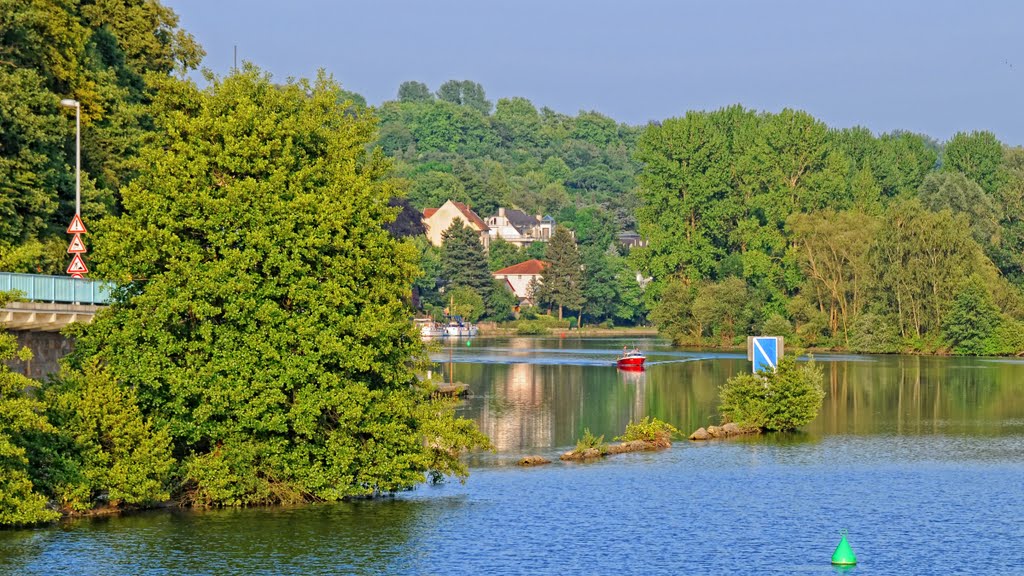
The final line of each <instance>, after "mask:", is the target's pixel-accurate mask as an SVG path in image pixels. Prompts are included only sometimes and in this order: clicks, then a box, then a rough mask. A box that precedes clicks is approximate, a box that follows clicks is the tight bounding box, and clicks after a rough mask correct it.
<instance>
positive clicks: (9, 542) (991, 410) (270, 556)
mask: <svg viewBox="0 0 1024 576" xmlns="http://www.w3.org/2000/svg"><path fill="white" fill-rule="evenodd" d="M453 344H454V345H450V346H449V347H448V348H442V349H438V350H435V351H434V352H433V353H432V356H433V357H434V359H435V360H437V361H438V362H440V364H439V366H438V370H439V371H442V372H443V373H444V375H445V378H446V379H447V378H453V379H454V380H455V381H459V382H465V383H466V384H468V385H469V387H470V390H471V391H472V395H471V396H470V397H469V398H468V399H467V400H466V401H465V402H464V404H463V406H462V408H461V409H460V411H461V413H462V415H464V416H466V417H469V418H472V419H473V420H474V421H476V422H477V423H478V424H479V426H480V427H481V429H482V430H483V431H484V432H485V433H487V434H488V435H489V436H490V437H491V438H492V440H493V442H494V444H495V446H496V448H497V450H496V451H495V452H494V453H484V454H474V455H472V456H470V459H469V462H470V464H471V476H470V478H469V480H468V482H467V483H465V484H460V483H458V482H456V481H452V482H448V483H445V484H441V485H437V486H428V485H424V486H422V487H420V488H418V489H416V490H413V491H411V492H407V493H403V494H399V495H397V496H395V497H393V498H385V499H380V500H374V501H359V502H345V503H339V504H329V505H327V504H325V505H314V506H306V507H301V508H292V509H248V510H217V511H207V512H192V511H180V510H174V511H152V512H146V513H141V514H134V515H129V516H123V517H116V518H105V519H97V520H79V521H74V522H68V523H64V524H61V525H59V526H57V527H50V528H43V529H36V530H16V531H5V532H0V573H11V574H33V575H34V574H55V573H69V574H560V575H564V574H697V575H703V574H834V573H846V574H1024V553H1022V550H1024V503H1022V499H1024V361H1020V360H1015V359H973V358H971V359H964V358H931V357H913V356H863V355H828V354H820V355H818V356H817V361H818V362H820V363H821V364H822V365H823V367H824V370H825V383H824V384H825V390H826V394H827V395H826V398H825V405H824V408H823V410H822V413H821V415H820V416H819V417H818V418H817V419H816V420H815V421H814V422H812V423H811V424H810V425H808V426H807V427H806V429H805V430H804V431H802V432H800V433H795V434H782V435H766V436H761V437H751V438H743V439H739V440H728V441H717V442H707V443H699V444H697V443H690V442H687V441H685V440H684V441H679V442H677V443H676V444H675V445H674V446H673V447H672V448H671V449H669V450H665V451H662V452H655V453H641V454H624V455H618V456H614V457H611V458H607V459H605V460H603V461H600V462H596V463H588V464H567V463H562V462H559V461H557V455H558V454H559V453H560V452H562V451H564V450H567V449H569V448H570V447H571V446H572V445H574V444H575V441H576V438H578V437H579V435H580V434H581V432H582V430H583V429H584V428H589V429H590V430H591V431H592V432H593V433H594V434H598V435H601V434H603V435H605V437H606V439H608V440H610V439H611V438H612V437H613V436H615V435H617V434H621V433H622V431H623V429H624V428H625V426H626V424H627V423H628V422H629V421H630V420H638V419H640V418H642V417H644V416H648V415H650V416H656V417H658V418H661V419H662V420H665V421H667V422H670V423H672V424H674V425H676V426H677V427H679V428H680V429H682V430H684V431H686V432H690V431H692V430H694V429H695V428H697V427H699V426H705V425H707V424H713V423H717V414H716V410H715V407H716V405H717V389H718V386H719V385H720V384H721V383H723V382H724V381H725V379H726V378H728V377H729V376H730V375H732V374H735V373H737V372H740V371H744V370H748V369H749V363H748V362H747V361H746V359H745V357H744V356H743V355H741V354H731V353H720V352H702V351H683V350H679V349H674V348H672V347H670V346H668V345H667V343H665V342H663V341H660V340H654V339H643V338H641V339H630V340H628V341H625V340H614V339H589V340H588V339H574V338H566V339H561V338H545V339H542V338H505V339H476V340H473V341H472V342H471V343H469V345H467V344H466V343H465V342H457V343H453ZM627 344H628V345H634V344H636V345H639V346H640V347H641V348H642V349H644V350H645V351H646V352H647V353H648V363H649V366H648V368H647V370H646V371H644V372H641V373H635V372H620V371H618V370H616V369H615V368H614V366H613V365H612V360H613V359H614V357H615V355H616V352H617V351H621V349H622V346H623V345H627ZM526 454H539V455H544V456H547V457H549V458H551V459H552V460H555V462H554V463H553V464H551V465H548V466H542V467H538V468H530V469H523V468H519V467H516V466H515V465H514V463H515V460H516V459H518V458H519V457H520V456H523V455H526ZM841 529H847V530H849V541H850V544H851V545H852V547H853V549H854V551H855V552H856V553H857V555H858V559H859V564H858V565H857V566H856V567H855V568H853V569H843V568H836V567H832V566H831V565H830V563H829V560H830V557H831V554H832V551H833V549H834V548H835V546H836V544H837V543H838V541H839V530H841Z"/></svg>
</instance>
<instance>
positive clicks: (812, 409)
mask: <svg viewBox="0 0 1024 576" xmlns="http://www.w3.org/2000/svg"><path fill="white" fill-rule="evenodd" d="M821 381H822V369H821V366H819V365H818V364H817V363H815V362H814V359H813V358H812V359H811V360H810V361H809V362H805V363H802V364H797V361H796V356H795V355H793V356H786V357H783V358H781V359H780V360H779V365H778V367H777V369H776V370H774V371H772V370H766V371H760V372H757V373H755V374H738V375H736V376H733V377H732V378H729V380H727V381H726V383H725V384H724V385H723V386H722V387H721V388H720V389H719V392H720V394H721V398H722V404H721V405H720V406H719V411H720V412H721V414H722V418H723V420H724V421H725V424H724V425H723V426H720V427H719V426H709V427H708V428H707V429H705V428H700V429H699V430H697V431H696V432H694V433H693V434H691V435H690V440H709V439H712V438H724V437H729V436H736V435H741V434H758V433H761V432H776V431H778V432H782V431H789V430H796V429H797V428H800V427H801V426H804V425H806V424H807V423H809V422H810V421H811V420H814V418H816V417H817V416H818V412H819V411H821V405H822V403H823V401H824V400H825V390H824V389H823V388H822V385H821Z"/></svg>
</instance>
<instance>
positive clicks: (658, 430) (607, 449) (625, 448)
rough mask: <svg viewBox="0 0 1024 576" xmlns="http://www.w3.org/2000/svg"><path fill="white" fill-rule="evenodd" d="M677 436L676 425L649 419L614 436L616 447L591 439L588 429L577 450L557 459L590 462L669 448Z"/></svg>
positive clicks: (596, 437)
mask: <svg viewBox="0 0 1024 576" xmlns="http://www.w3.org/2000/svg"><path fill="white" fill-rule="evenodd" d="M678 434H679V430H677V429H676V427H675V426H673V425H671V424H669V423H667V422H663V421H661V420H658V419H657V418H651V417H650V416H647V417H645V418H644V419H643V420H641V421H639V422H636V423H634V422H633V421H630V422H629V424H627V425H626V431H625V433H623V435H622V436H616V437H615V441H616V442H619V443H618V444H606V443H605V441H604V436H594V435H593V434H591V432H590V430H589V429H584V430H583V437H582V438H580V439H579V441H577V442H576V448H574V449H572V450H570V451H568V452H566V453H564V454H562V455H561V457H560V459H561V460H567V461H572V460H577V461H578V460H593V459H596V458H603V457H605V456H609V455H612V454H623V453H626V452H645V451H648V450H662V449H664V448H669V447H671V446H672V437H673V436H675V435H678Z"/></svg>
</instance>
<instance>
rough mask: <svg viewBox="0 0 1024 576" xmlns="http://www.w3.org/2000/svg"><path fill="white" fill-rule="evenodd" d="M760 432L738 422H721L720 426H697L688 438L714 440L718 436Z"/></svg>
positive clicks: (745, 434)
mask: <svg viewBox="0 0 1024 576" xmlns="http://www.w3.org/2000/svg"><path fill="white" fill-rule="evenodd" d="M760 433H761V429H760V428H753V427H743V426H740V425H739V424H736V423H733V422H729V423H728V424H723V425H721V426H708V427H707V428H703V427H701V428H698V429H697V431H696V432H694V433H693V434H690V440H695V441H698V440H715V439H719V438H731V437H733V436H750V435H753V434H760Z"/></svg>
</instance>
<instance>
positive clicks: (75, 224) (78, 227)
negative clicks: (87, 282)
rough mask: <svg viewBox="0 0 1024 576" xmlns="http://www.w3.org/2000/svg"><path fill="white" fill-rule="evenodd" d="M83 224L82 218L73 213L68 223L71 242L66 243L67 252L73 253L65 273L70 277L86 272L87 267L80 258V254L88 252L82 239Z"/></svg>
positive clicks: (78, 276)
mask: <svg viewBox="0 0 1024 576" xmlns="http://www.w3.org/2000/svg"><path fill="white" fill-rule="evenodd" d="M87 232H88V230H86V229H85V224H82V219H81V218H80V217H79V216H78V214H75V217H74V218H72V219H71V223H70V224H68V230H67V233H68V234H73V236H72V237H71V244H69V245H68V254H72V255H74V257H73V258H72V259H71V264H68V269H67V273H68V274H70V275H71V277H72V278H82V275H83V274H88V273H89V269H88V268H87V267H86V266H85V261H83V260H82V254H85V253H86V252H88V250H86V249H85V242H83V241H82V234H85V233H87Z"/></svg>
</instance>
